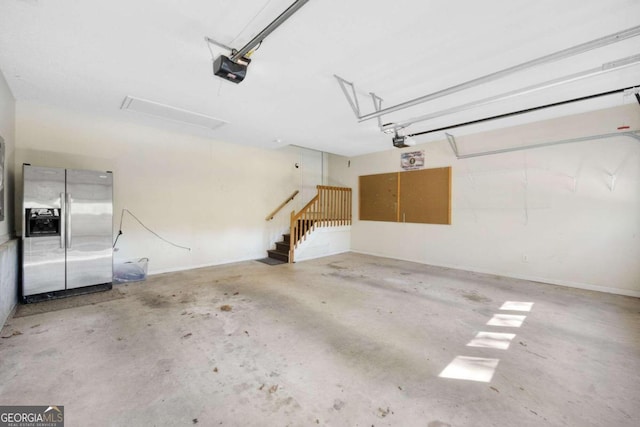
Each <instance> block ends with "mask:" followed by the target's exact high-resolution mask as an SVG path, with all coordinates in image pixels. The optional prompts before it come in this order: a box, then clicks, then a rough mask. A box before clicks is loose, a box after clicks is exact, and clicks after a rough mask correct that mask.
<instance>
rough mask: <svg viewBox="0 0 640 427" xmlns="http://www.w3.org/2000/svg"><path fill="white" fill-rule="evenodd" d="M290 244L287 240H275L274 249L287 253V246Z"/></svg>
mask: <svg viewBox="0 0 640 427" xmlns="http://www.w3.org/2000/svg"><path fill="white" fill-rule="evenodd" d="M290 247H291V246H290V245H289V242H276V250H277V251H280V252H285V253H287V254H288V253H289V248H290Z"/></svg>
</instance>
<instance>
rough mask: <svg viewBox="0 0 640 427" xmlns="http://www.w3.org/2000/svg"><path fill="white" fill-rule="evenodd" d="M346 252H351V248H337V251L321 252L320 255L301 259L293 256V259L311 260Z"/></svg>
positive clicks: (296, 260) (298, 260) (295, 260)
mask: <svg viewBox="0 0 640 427" xmlns="http://www.w3.org/2000/svg"><path fill="white" fill-rule="evenodd" d="M347 252H351V250H349V249H347V250H339V251H336V252H330V253H327V254H322V255H318V256H314V257H309V258H303V259H297V258H295V256H294V258H293V259H294V262H303V261H311V260H312V259H318V258H324V257H327V256H332V255H340V254H344V253H347Z"/></svg>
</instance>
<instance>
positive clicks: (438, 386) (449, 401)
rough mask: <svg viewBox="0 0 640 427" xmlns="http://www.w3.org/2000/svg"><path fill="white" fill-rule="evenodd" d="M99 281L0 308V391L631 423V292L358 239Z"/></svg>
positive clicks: (85, 418)
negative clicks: (311, 255) (391, 253)
mask: <svg viewBox="0 0 640 427" xmlns="http://www.w3.org/2000/svg"><path fill="white" fill-rule="evenodd" d="M114 292H116V293H117V295H115V296H116V297H118V296H119V297H121V296H122V295H121V294H124V298H119V299H113V300H111V301H105V302H95V301H93V304H89V305H84V306H79V307H74V308H65V309H60V310H57V311H50V312H45V313H41V314H33V315H28V316H24V317H14V318H12V319H10V320H9V321H8V323H7V325H5V327H4V328H3V330H2V333H1V336H2V337H3V339H0V404H3V405H6V404H21V405H52V404H57V405H64V407H65V416H66V423H67V424H66V425H67V426H106V425H113V426H125V425H126V426H181V425H182V426H187V425H194V424H199V425H204V426H216V425H228V426H287V425H290V426H310V425H327V426H329V425H330V426H367V427H368V426H376V427H377V426H428V427H445V426H544V425H551V426H580V427H584V426H605V425H606V426H637V425H640V300H638V299H636V298H630V297H622V296H615V295H608V294H601V293H595V292H589V291H582V290H576V289H569V288H562V287H557V286H551V285H544V284H539V283H533V282H527V281H521V280H513V279H505V278H500V277H495V276H488V275H481V274H474V273H468V272H461V271H456V270H450V269H444V268H434V267H429V266H424V265H420V264H414V263H409V262H403V261H396V260H390V259H385V258H377V257H371V256H365V255H359V254H344V255H340V256H333V257H327V258H322V259H318V260H314V261H307V262H301V263H297V264H294V265H280V266H268V265H265V264H261V263H258V262H243V263H238V264H233V265H227V266H219V267H213V268H204V269H198V270H191V271H185V272H179V273H170V274H162V275H157V276H152V277H150V278H148V280H147V281H145V282H138V283H131V284H128V285H119V286H118V287H117V288H116V289H115V291H114ZM76 298H78V300H77V301H78V304H81V303H82V301H83V300H82V298H83V297H76ZM507 301H511V302H530V303H533V305H532V306H531V310H530V311H526V312H525V311H513V310H501V307H503V304H504V303H505V302H507ZM225 306H228V307H225ZM52 307H53V306H52ZM54 308H55V307H54ZM221 308H225V309H228V310H229V311H224V310H223V309H221ZM512 308H520V306H516V307H512ZM495 314H501V315H503V316H501V317H500V318H495V319H494V320H497V323H498V325H495V326H491V325H487V322H489V320H490V319H492V318H494V315H495ZM505 314H506V315H512V316H514V315H519V316H525V318H524V321H523V322H522V325H521V326H520V327H515V326H506V325H508V324H516V323H519V321H521V320H522V318H513V317H511V318H509V317H505V316H504V315H505ZM479 332H493V333H508V334H515V337H512V338H511V339H510V340H509V339H506V338H505V337H506V336H504V335H501V336H500V337H501V338H498V339H495V336H494V339H487V338H486V337H485V339H480V340H476V341H477V342H479V343H480V345H489V347H471V346H468V345H467V344H469V343H470V342H471V341H472V340H473V339H474V337H476V335H477V334H478V333H479ZM505 344H508V345H509V348H508V349H504V348H495V347H497V346H501V347H504V345H505ZM454 360H457V361H458V362H460V363H461V364H462V365H455V364H452V362H453V361H454ZM496 360H497V362H496ZM496 363H497V365H496ZM455 366H457V367H458V369H455ZM445 368H447V369H445ZM443 373H444V374H445V376H449V377H451V376H453V377H462V378H463V379H454V378H445V377H443V376H441V375H442V374H443ZM464 378H467V379H464ZM469 378H475V380H472V379H469Z"/></svg>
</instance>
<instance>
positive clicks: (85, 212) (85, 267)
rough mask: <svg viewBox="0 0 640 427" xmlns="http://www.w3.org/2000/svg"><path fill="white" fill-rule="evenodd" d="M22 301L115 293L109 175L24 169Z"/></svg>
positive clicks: (24, 167) (111, 180) (27, 166)
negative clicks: (112, 289)
mask: <svg viewBox="0 0 640 427" xmlns="http://www.w3.org/2000/svg"><path fill="white" fill-rule="evenodd" d="M23 177H24V180H23V183H24V185H23V194H24V196H23V209H22V212H23V221H22V224H23V227H22V255H23V256H22V299H23V301H24V302H33V301H39V300H42V299H49V298H56V297H61V296H68V295H73V294H81V293H87V292H92V291H98V290H104V289H111V283H112V279H113V250H112V244H111V240H112V238H113V176H112V173H111V172H100V171H87V170H74V169H59V168H45V167H36V166H31V165H28V164H25V165H24V166H23Z"/></svg>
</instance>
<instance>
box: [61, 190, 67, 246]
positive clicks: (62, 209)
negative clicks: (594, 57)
mask: <svg viewBox="0 0 640 427" xmlns="http://www.w3.org/2000/svg"><path fill="white" fill-rule="evenodd" d="M64 196H65V194H64V193H60V217H61V219H62V221H60V249H64V239H65V236H66V234H65V229H66V227H65V226H64V223H65V218H66V215H67V206H66V204H65V198H64Z"/></svg>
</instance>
